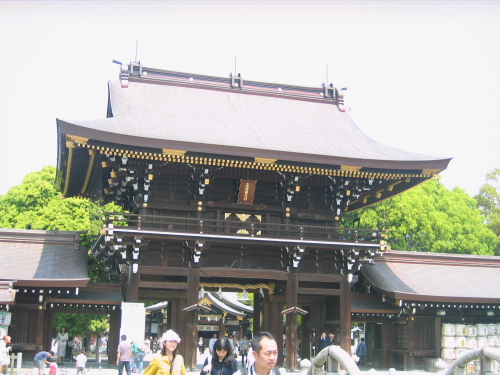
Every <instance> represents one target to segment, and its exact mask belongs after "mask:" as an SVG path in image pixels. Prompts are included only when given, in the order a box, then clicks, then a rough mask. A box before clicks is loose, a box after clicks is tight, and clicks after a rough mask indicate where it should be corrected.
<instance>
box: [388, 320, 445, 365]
mask: <svg viewBox="0 0 500 375" xmlns="http://www.w3.org/2000/svg"><path fill="white" fill-rule="evenodd" d="M382 327H383V330H384V333H383V336H382V366H383V367H384V368H389V349H390V347H389V343H390V341H389V339H390V337H391V328H392V323H391V321H390V320H389V319H384V321H383V323H382ZM436 358H439V357H436Z"/></svg>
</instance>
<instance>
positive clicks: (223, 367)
mask: <svg viewBox="0 0 500 375" xmlns="http://www.w3.org/2000/svg"><path fill="white" fill-rule="evenodd" d="M236 371H238V362H237V361H236V360H235V359H234V354H233V347H232V345H231V343H230V342H229V340H228V338H227V337H222V338H219V339H217V341H216V342H215V344H214V351H213V354H212V359H211V361H210V362H209V357H207V358H206V359H205V363H204V364H203V368H202V369H201V372H200V375H206V374H208V373H209V372H211V373H212V374H211V375H233V374H234V373H235V372H236Z"/></svg>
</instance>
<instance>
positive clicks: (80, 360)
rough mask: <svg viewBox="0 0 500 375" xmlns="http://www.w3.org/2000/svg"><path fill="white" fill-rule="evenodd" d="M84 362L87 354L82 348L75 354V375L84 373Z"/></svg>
mask: <svg viewBox="0 0 500 375" xmlns="http://www.w3.org/2000/svg"><path fill="white" fill-rule="evenodd" d="M85 363H87V356H86V355H85V352H84V351H83V350H82V351H81V352H80V354H78V355H77V356H76V375H78V374H79V373H81V372H82V373H85Z"/></svg>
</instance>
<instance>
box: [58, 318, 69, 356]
mask: <svg viewBox="0 0 500 375" xmlns="http://www.w3.org/2000/svg"><path fill="white" fill-rule="evenodd" d="M56 342H57V364H58V365H64V357H65V356H66V343H67V342H68V332H66V327H64V326H62V327H61V330H60V331H59V332H57V336H56Z"/></svg>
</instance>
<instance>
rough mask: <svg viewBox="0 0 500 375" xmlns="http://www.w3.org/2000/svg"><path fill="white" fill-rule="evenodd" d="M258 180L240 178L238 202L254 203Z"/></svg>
mask: <svg viewBox="0 0 500 375" xmlns="http://www.w3.org/2000/svg"><path fill="white" fill-rule="evenodd" d="M256 187H257V180H240V193H239V194H238V204H253V199H254V196H255V189H256Z"/></svg>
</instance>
